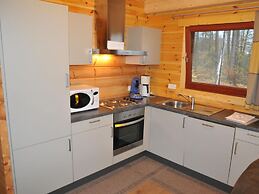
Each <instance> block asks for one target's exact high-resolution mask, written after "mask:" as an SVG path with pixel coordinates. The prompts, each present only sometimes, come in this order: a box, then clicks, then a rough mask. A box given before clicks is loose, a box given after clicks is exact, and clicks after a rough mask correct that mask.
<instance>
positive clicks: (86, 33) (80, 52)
mask: <svg viewBox="0 0 259 194" xmlns="http://www.w3.org/2000/svg"><path fill="white" fill-rule="evenodd" d="M92 21H93V17H92V16H88V15H85V14H79V13H69V64H70V65H85V64H89V63H91V58H92V55H89V49H91V48H92V42H93V38H92V36H93V35H92V34H93V30H92V28H93V22H92Z"/></svg>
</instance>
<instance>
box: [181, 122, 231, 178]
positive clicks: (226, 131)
mask: <svg viewBox="0 0 259 194" xmlns="http://www.w3.org/2000/svg"><path fill="white" fill-rule="evenodd" d="M234 133H235V128H232V127H228V126H224V125H219V124H215V123H211V122H207V121H203V120H199V119H194V118H190V117H188V118H186V121H185V127H184V138H185V139H184V143H185V152H184V166H185V167H187V168H190V169H192V170H194V171H197V172H199V173H201V174H204V175H207V176H209V177H211V178H214V179H216V180H218V181H221V182H223V183H227V180H228V174H229V168H230V160H231V153H232V146H233V140H234Z"/></svg>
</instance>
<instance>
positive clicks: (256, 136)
mask: <svg viewBox="0 0 259 194" xmlns="http://www.w3.org/2000/svg"><path fill="white" fill-rule="evenodd" d="M247 135H248V136H251V137H255V138H259V136H258V135H253V134H250V133H248V134H247Z"/></svg>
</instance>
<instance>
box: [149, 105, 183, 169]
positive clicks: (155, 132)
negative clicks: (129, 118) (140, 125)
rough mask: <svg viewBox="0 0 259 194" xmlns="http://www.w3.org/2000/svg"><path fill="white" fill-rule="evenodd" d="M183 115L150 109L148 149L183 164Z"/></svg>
mask: <svg viewBox="0 0 259 194" xmlns="http://www.w3.org/2000/svg"><path fill="white" fill-rule="evenodd" d="M183 120H184V115H181V114H177V113H173V112H170V111H166V110H161V109H157V108H152V109H151V119H150V142H149V151H150V152H152V153H154V154H156V155H158V156H161V157H163V158H165V159H168V160H171V161H173V162H175V163H178V164H180V165H183V153H184V150H183V140H184V139H183Z"/></svg>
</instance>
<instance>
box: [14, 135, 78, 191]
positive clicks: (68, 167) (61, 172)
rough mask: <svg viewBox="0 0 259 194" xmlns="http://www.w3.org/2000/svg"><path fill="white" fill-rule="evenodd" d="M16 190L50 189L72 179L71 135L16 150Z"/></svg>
mask: <svg viewBox="0 0 259 194" xmlns="http://www.w3.org/2000/svg"><path fill="white" fill-rule="evenodd" d="M13 154H14V168H15V169H14V170H15V179H16V186H17V187H16V190H17V194H37V193H39V194H42V193H49V192H51V191H54V190H56V189H58V188H60V187H63V186H65V185H67V184H70V183H72V182H73V172H72V152H71V150H70V138H69V137H67V138H61V139H57V140H53V141H50V142H46V143H42V144H38V145H34V146H30V147H27V148H24V149H20V150H16V151H14V152H13Z"/></svg>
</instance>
